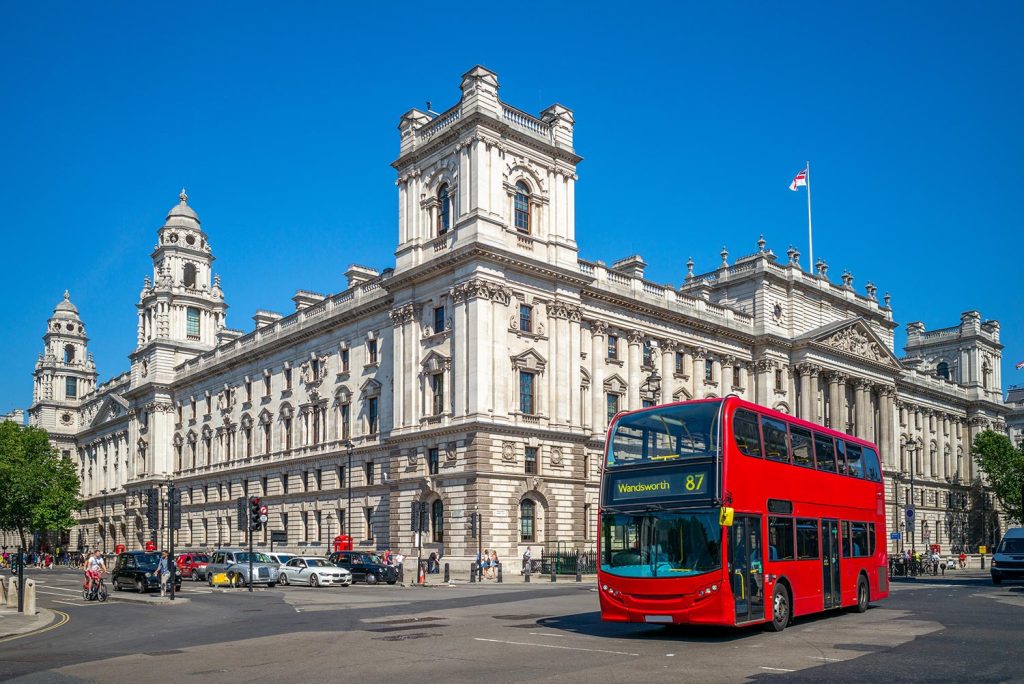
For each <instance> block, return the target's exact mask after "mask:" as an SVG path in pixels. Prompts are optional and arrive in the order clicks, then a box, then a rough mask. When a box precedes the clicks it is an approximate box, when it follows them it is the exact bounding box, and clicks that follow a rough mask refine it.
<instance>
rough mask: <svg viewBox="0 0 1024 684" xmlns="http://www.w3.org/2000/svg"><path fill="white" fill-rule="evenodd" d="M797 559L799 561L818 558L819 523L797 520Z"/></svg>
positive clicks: (808, 519)
mask: <svg viewBox="0 0 1024 684" xmlns="http://www.w3.org/2000/svg"><path fill="white" fill-rule="evenodd" d="M796 557H797V559H798V560H810V559H816V558H818V521H817V520H812V519H810V518H807V519H804V518H797V521H796Z"/></svg>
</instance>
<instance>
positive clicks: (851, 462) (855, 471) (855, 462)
mask: <svg viewBox="0 0 1024 684" xmlns="http://www.w3.org/2000/svg"><path fill="white" fill-rule="evenodd" d="M862 449H863V447H861V445H860V444H851V443H848V444H847V445H846V469H847V471H849V473H850V475H853V476H854V477H864V459H862V458H861V452H862Z"/></svg>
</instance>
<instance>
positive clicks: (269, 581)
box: [206, 548, 280, 587]
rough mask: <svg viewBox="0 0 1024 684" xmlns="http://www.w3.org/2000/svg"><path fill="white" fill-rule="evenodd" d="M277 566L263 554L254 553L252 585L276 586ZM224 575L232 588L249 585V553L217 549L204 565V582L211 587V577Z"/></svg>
mask: <svg viewBox="0 0 1024 684" xmlns="http://www.w3.org/2000/svg"><path fill="white" fill-rule="evenodd" d="M279 567H280V566H279V565H278V564H277V563H275V562H274V561H273V560H272V559H271V558H270V557H269V556H268V555H266V554H265V553H260V552H258V551H254V552H253V554H252V573H253V578H252V583H253V584H265V585H267V586H268V587H273V586H275V585H276V584H277V578H278V574H279ZM221 572H223V573H226V574H227V576H228V580H229V581H230V583H231V586H233V587H242V586H245V585H247V584H248V583H249V552H248V551H246V550H245V549H238V548H223V549H217V550H216V551H214V552H213V555H212V556H210V562H209V563H207V564H206V582H207V584H209V585H210V586H211V587H212V586H213V576H214V575H215V574H217V573H221Z"/></svg>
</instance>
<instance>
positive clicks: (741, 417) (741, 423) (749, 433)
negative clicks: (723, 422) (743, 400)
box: [732, 409, 762, 458]
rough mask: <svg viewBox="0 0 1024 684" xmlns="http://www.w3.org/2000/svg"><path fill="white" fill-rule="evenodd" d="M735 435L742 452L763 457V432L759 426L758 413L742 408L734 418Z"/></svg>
mask: <svg viewBox="0 0 1024 684" xmlns="http://www.w3.org/2000/svg"><path fill="white" fill-rule="evenodd" d="M732 431H733V437H734V438H735V440H736V446H737V447H739V450H740V453H741V454H744V455H746V456H754V457H755V458H761V456H762V452H761V432H760V430H759V429H758V427H757V414H755V413H751V412H750V411H744V410H743V409H740V410H738V411H736V413H735V414H734V415H733V419H732Z"/></svg>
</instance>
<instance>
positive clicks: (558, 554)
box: [540, 547, 597, 575]
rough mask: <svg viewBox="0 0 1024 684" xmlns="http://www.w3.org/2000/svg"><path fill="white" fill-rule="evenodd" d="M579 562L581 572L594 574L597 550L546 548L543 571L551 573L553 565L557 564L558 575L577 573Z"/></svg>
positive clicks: (542, 565)
mask: <svg viewBox="0 0 1024 684" xmlns="http://www.w3.org/2000/svg"><path fill="white" fill-rule="evenodd" d="M577 563H578V564H579V568H580V572H581V573H582V574H584V575H593V574H595V573H596V572H597V551H596V550H594V549H567V548H564V547H557V548H550V549H548V548H546V549H544V555H543V556H541V569H540V571H541V573H542V574H545V575H550V574H551V566H552V564H554V566H555V574H556V575H575V574H576V566H577Z"/></svg>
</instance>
